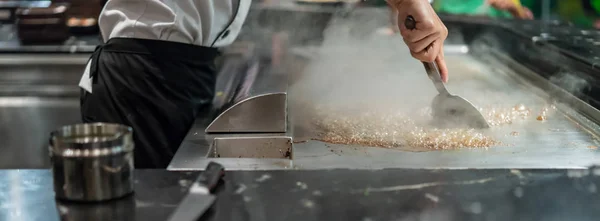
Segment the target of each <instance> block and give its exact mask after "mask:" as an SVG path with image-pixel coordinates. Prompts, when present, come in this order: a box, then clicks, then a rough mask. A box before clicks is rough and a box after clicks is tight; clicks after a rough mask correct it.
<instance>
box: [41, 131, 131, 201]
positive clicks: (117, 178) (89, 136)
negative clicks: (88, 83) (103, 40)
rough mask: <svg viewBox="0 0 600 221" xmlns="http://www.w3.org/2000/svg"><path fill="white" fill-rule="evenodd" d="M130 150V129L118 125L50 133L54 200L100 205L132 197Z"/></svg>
mask: <svg viewBox="0 0 600 221" xmlns="http://www.w3.org/2000/svg"><path fill="white" fill-rule="evenodd" d="M133 148H134V143H133V133H132V129H131V128H130V127H127V126H123V125H119V124H107V123H94V124H76V125H70V126H65V127H62V128H60V129H58V130H56V131H54V132H52V133H51V135H50V146H49V150H50V161H51V164H52V175H53V178H54V192H55V194H56V197H57V198H59V199H66V200H75V201H103V200H110V199H115V198H120V197H123V196H125V195H128V194H130V193H132V192H133V170H134V167H133Z"/></svg>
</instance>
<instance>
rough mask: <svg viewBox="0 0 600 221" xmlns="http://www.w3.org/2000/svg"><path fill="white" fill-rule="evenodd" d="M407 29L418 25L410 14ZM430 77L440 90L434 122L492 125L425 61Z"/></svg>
mask: <svg viewBox="0 0 600 221" xmlns="http://www.w3.org/2000/svg"><path fill="white" fill-rule="evenodd" d="M404 25H405V26H406V28H407V29H409V30H412V29H415V27H416V22H415V19H414V18H413V17H412V16H411V15H409V16H407V17H406V20H405V21H404ZM423 65H424V66H425V70H426V71H427V75H428V76H429V79H431V81H433V85H434V86H435V88H436V89H437V91H438V93H439V94H438V95H437V96H435V98H433V102H432V104H431V111H432V114H433V119H434V124H436V125H437V126H440V127H465V126H466V127H470V128H489V127H490V125H489V124H488V122H487V121H486V120H485V118H484V117H483V115H482V114H481V113H480V112H479V110H477V108H475V106H473V104H471V102H469V101H467V100H466V99H464V98H462V97H460V96H456V95H453V94H450V92H448V90H447V89H446V86H445V85H444V82H442V77H441V76H440V71H439V69H438V67H437V65H436V64H435V63H433V62H423Z"/></svg>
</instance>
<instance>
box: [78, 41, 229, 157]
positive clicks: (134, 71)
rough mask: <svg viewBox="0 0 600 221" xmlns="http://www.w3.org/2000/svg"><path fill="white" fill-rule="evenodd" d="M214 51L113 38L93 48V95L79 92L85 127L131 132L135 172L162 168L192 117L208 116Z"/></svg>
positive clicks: (191, 121)
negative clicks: (104, 126)
mask: <svg viewBox="0 0 600 221" xmlns="http://www.w3.org/2000/svg"><path fill="white" fill-rule="evenodd" d="M218 54H219V52H218V50H217V49H215V48H208V47H201V46H195V45H190V44H183V43H175V42H168V41H158V40H146V39H133V38H113V39H110V40H109V41H108V42H107V43H106V44H104V45H102V46H99V47H98V48H96V51H95V52H94V54H93V55H92V58H91V60H92V63H91V66H90V67H91V68H90V77H93V80H92V82H93V83H92V93H87V92H86V91H84V90H82V95H81V115H82V118H83V122H85V123H92V122H110V123H120V124H124V125H128V126H131V127H132V128H133V135H134V140H135V151H134V156H135V167H136V168H166V167H167V166H168V165H169V163H170V161H171V159H172V158H173V156H174V155H175V152H176V151H177V149H178V148H179V146H180V145H181V143H182V141H183V139H184V138H185V136H186V134H187V133H188V131H189V130H190V128H191V127H192V125H193V123H194V120H195V119H196V116H197V115H198V114H201V113H206V114H208V112H209V109H210V104H211V101H212V99H213V95H214V90H215V89H214V88H215V82H216V68H215V62H214V60H215V58H216V57H217V56H218Z"/></svg>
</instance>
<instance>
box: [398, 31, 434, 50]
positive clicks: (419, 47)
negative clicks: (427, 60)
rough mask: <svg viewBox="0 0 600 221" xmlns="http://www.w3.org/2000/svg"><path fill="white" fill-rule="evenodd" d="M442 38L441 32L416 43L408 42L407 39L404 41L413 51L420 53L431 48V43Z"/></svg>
mask: <svg viewBox="0 0 600 221" xmlns="http://www.w3.org/2000/svg"><path fill="white" fill-rule="evenodd" d="M440 36H441V33H440V32H434V33H431V34H430V35H428V36H426V37H425V38H423V39H421V40H419V41H416V42H408V41H407V40H406V39H404V43H406V45H407V46H408V48H409V49H410V50H411V51H414V52H420V51H422V50H425V49H426V48H427V47H429V45H431V43H433V42H434V41H435V40H438V39H440Z"/></svg>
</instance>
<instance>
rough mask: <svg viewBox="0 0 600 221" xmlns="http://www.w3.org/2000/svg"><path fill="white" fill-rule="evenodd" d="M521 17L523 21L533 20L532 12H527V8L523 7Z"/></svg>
mask: <svg viewBox="0 0 600 221" xmlns="http://www.w3.org/2000/svg"><path fill="white" fill-rule="evenodd" d="M523 15H524V16H525V17H524V18H525V19H528V20H532V19H533V12H531V10H529V8H527V7H523Z"/></svg>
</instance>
